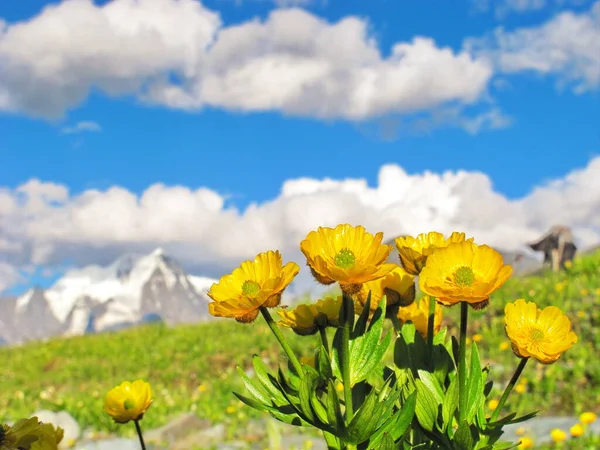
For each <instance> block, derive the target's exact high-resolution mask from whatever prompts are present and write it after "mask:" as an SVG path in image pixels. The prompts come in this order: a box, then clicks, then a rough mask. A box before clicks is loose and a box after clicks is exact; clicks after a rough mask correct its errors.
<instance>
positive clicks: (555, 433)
mask: <svg viewBox="0 0 600 450" xmlns="http://www.w3.org/2000/svg"><path fill="white" fill-rule="evenodd" d="M550 437H551V438H552V440H553V441H554V442H563V441H565V440H566V439H567V433H565V432H564V431H563V430H561V429H560V428H554V429H553V430H552V431H551V432H550Z"/></svg>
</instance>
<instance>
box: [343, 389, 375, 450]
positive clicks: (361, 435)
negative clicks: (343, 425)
mask: <svg viewBox="0 0 600 450" xmlns="http://www.w3.org/2000/svg"><path fill="white" fill-rule="evenodd" d="M377 406H378V396H377V392H376V391H375V389H373V390H372V391H371V392H370V393H369V395H367V398H366V400H365V402H364V403H363V404H362V405H361V407H360V408H359V409H358V411H356V413H355V414H354V417H353V418H352V421H351V422H350V425H348V432H347V441H348V443H351V444H360V443H362V442H364V441H366V440H367V439H368V438H369V437H370V436H371V434H372V433H373V430H374V429H375V427H376V426H377V422H378V421H379V417H380V416H381V411H380V410H379V409H378V408H377Z"/></svg>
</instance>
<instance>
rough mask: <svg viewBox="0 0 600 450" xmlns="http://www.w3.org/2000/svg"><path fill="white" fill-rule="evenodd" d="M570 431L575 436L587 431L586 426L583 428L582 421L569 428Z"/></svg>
mask: <svg viewBox="0 0 600 450" xmlns="http://www.w3.org/2000/svg"><path fill="white" fill-rule="evenodd" d="M569 433H570V434H571V436H573V437H579V436H581V435H582V434H583V433H585V428H583V425H581V424H580V423H576V424H575V425H573V426H572V427H571V428H569Z"/></svg>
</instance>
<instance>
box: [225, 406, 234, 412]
mask: <svg viewBox="0 0 600 450" xmlns="http://www.w3.org/2000/svg"><path fill="white" fill-rule="evenodd" d="M226 411H227V414H233V413H234V412H235V406H228V407H227V409H226Z"/></svg>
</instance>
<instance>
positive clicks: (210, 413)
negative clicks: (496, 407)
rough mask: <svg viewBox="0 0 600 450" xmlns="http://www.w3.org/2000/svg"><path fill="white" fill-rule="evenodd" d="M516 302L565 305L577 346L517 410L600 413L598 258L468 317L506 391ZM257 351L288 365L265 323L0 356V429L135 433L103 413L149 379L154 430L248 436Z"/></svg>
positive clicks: (524, 285)
mask: <svg viewBox="0 0 600 450" xmlns="http://www.w3.org/2000/svg"><path fill="white" fill-rule="evenodd" d="M517 298H525V299H528V300H534V301H536V302H537V303H538V305H539V306H545V305H551V304H552V305H557V306H560V307H561V308H562V309H563V310H565V312H567V314H568V315H569V316H570V317H571V320H572V322H573V325H574V329H575V331H576V333H577V334H578V336H579V342H578V343H577V344H576V345H575V346H574V347H573V348H572V349H570V350H569V351H567V353H566V354H565V356H564V358H563V359H561V360H560V361H559V362H558V363H556V364H554V365H550V366H543V365H541V364H537V363H534V362H530V363H529V365H528V367H527V368H526V370H525V373H524V377H525V380H524V381H526V382H524V383H522V385H521V387H520V388H519V389H518V390H519V392H520V393H519V394H516V395H515V396H513V398H512V403H513V405H514V406H516V407H517V408H518V409H519V410H520V411H521V412H528V411H530V410H533V409H542V411H543V412H542V414H546V415H565V414H578V413H580V412H582V411H588V410H591V411H595V412H596V413H600V411H599V409H600V407H599V406H598V405H600V329H599V326H600V308H599V307H598V306H600V252H598V253H595V254H593V255H587V256H584V257H582V258H580V259H577V260H576V261H575V262H574V264H573V266H572V267H571V268H569V269H568V270H567V271H566V272H564V273H560V274H552V273H548V274H544V275H540V276H534V277H527V278H522V279H519V278H516V279H513V280H511V281H509V282H508V283H507V284H506V285H505V286H504V287H503V288H502V290H501V291H499V292H498V293H497V294H495V296H494V297H493V298H492V301H491V304H490V307H489V308H488V309H487V310H486V311H482V312H477V313H475V312H471V321H470V332H471V338H472V339H475V340H478V341H479V343H478V345H479V346H480V352H481V354H482V357H483V359H485V360H487V361H488V362H489V363H490V364H491V372H492V373H491V379H493V380H495V381H496V384H497V385H499V386H501V385H502V382H503V381H507V380H508V378H509V377H510V376H511V374H512V371H513V370H514V367H515V366H516V364H517V362H518V361H517V358H516V357H515V356H514V355H513V354H512V352H511V350H510V349H507V348H506V343H507V342H508V341H507V339H506V337H505V336H504V331H503V317H502V312H503V308H504V304H505V303H506V302H507V301H513V300H515V299H517ZM458 312H459V311H458V308H453V309H449V310H446V317H445V323H446V324H447V325H448V326H450V327H451V328H452V327H454V326H455V324H456V323H457V319H458ZM287 336H288V337H289V339H290V340H291V341H292V343H293V345H294V346H295V347H296V348H297V349H298V350H299V353H300V354H303V355H308V354H309V352H310V346H311V344H312V343H313V342H314V341H313V338H299V337H297V336H295V335H294V334H293V333H291V332H288V333H287ZM253 353H257V354H260V355H262V356H263V357H264V358H269V359H270V361H271V364H276V363H277V361H278V360H279V361H280V360H281V359H282V357H281V353H280V351H279V347H278V346H277V343H276V341H275V339H274V337H273V336H272V335H271V334H270V332H269V330H268V328H267V327H266V326H265V325H263V324H262V322H261V321H260V320H259V321H257V322H256V323H254V324H251V325H241V324H238V323H235V322H234V321H229V320H219V321H215V322H212V323H207V324H200V325H196V326H180V327H177V328H175V329H169V328H167V327H165V326H161V325H148V326H144V327H140V328H137V329H132V330H126V331H121V332H116V333H105V334H99V335H93V336H84V337H76V338H70V339H55V340H52V341H50V342H46V343H31V344H29V345H26V346H23V347H19V348H8V349H0V361H2V364H0V386H1V387H2V392H1V394H0V421H2V420H14V419H17V418H20V417H24V416H28V415H30V414H31V413H32V412H34V411H35V410H38V409H42V408H44V409H53V410H67V411H69V412H70V413H71V414H72V415H73V416H74V417H75V418H76V419H77V420H78V421H79V423H80V424H81V425H82V426H83V427H84V428H88V427H90V428H93V429H96V430H108V431H112V432H115V433H119V434H122V433H131V432H132V431H133V430H132V428H133V427H118V426H115V425H114V424H113V423H112V421H111V420H110V419H109V417H108V416H107V415H105V414H104V413H103V411H102V405H103V396H104V394H105V392H106V391H107V390H108V389H109V388H111V387H112V386H114V385H116V384H118V383H120V382H121V381H123V380H132V379H136V378H144V379H146V380H148V381H149V382H150V383H151V384H152V386H153V388H154V391H155V402H154V404H153V406H152V408H151V410H150V411H149V412H148V414H147V415H146V417H145V418H144V425H145V427H146V428H147V429H148V428H153V427H156V426H160V425H162V424H164V423H166V422H167V421H168V420H169V419H171V418H173V417H174V416H176V415H178V414H180V413H181V412H188V411H195V412H196V413H197V414H198V415H199V416H201V417H204V418H208V419H211V420H213V421H220V422H225V423H226V424H228V425H229V426H228V429H229V430H230V433H231V434H234V431H233V430H236V429H241V427H238V425H240V424H242V423H244V422H246V421H248V419H249V418H251V417H260V415H259V414H257V413H255V412H254V411H253V410H250V409H249V408H247V407H242V406H241V404H240V403H239V402H238V401H237V400H236V399H235V398H234V397H233V395H232V394H231V392H232V390H238V391H240V392H241V391H242V387H241V383H240V381H239V377H238V374H237V372H236V371H235V367H236V366H238V365H239V366H241V367H243V368H249V367H250V358H251V355H252V354H253ZM40 385H41V389H40ZM497 394H498V397H499V395H500V391H499V388H498V391H497ZM241 437H242V438H243V436H241Z"/></svg>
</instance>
